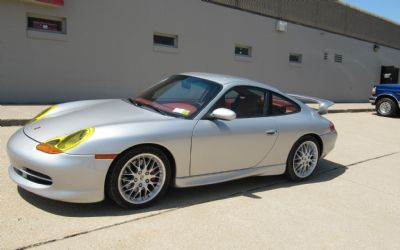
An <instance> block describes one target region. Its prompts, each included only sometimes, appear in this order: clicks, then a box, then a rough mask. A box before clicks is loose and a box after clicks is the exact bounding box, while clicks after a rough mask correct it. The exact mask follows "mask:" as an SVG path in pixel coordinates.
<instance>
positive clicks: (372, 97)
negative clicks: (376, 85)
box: [369, 96, 376, 105]
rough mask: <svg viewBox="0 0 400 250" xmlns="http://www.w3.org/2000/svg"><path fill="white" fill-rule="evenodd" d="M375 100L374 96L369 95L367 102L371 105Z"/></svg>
mask: <svg viewBox="0 0 400 250" xmlns="http://www.w3.org/2000/svg"><path fill="white" fill-rule="evenodd" d="M375 102H376V96H370V97H369V103H371V104H372V105H375Z"/></svg>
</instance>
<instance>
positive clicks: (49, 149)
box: [36, 143, 63, 155]
mask: <svg viewBox="0 0 400 250" xmlns="http://www.w3.org/2000/svg"><path fill="white" fill-rule="evenodd" d="M36 149H37V150H39V151H42V152H45V153H47V154H53V155H54V154H61V153H62V152H63V151H61V150H60V149H58V148H56V147H54V146H53V145H51V144H48V143H40V144H39V145H37V146H36Z"/></svg>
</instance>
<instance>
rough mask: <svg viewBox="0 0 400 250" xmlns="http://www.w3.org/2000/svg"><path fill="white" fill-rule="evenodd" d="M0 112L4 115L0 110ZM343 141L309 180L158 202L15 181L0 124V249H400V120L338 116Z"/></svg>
mask: <svg viewBox="0 0 400 250" xmlns="http://www.w3.org/2000/svg"><path fill="white" fill-rule="evenodd" d="M0 117H1V116H0ZM326 117H327V118H328V119H330V120H332V121H333V122H334V123H335V125H336V129H337V130H338V133H339V137H338V141H337V145H336V148H335V149H334V151H332V152H331V154H329V155H328V157H327V158H326V159H324V160H322V161H321V162H320V166H319V168H318V169H317V172H316V173H315V175H314V176H312V178H311V179H309V180H308V181H306V182H301V183H293V182H291V181H288V180H287V179H286V178H284V177H282V176H274V177H252V178H247V179H243V180H238V181H232V182H228V183H224V184H217V185H211V186H206V187H196V188H189V189H170V190H169V191H168V192H167V194H166V196H165V197H164V198H162V199H161V200H160V202H158V203H157V204H156V205H155V206H153V207H151V208H148V209H144V210H124V209H121V208H119V207H117V206H116V205H114V204H113V203H112V202H111V201H109V200H106V201H103V202H100V203H95V204H71V203H63V202H58V201H53V200H48V199H45V198H41V197H39V196H36V195H34V194H31V193H29V192H26V191H24V190H22V189H19V188H17V186H16V185H15V184H14V183H13V182H12V181H11V180H10V179H9V178H8V174H7V167H8V164H9V162H8V158H7V155H6V142H7V140H8V138H9V137H10V135H11V134H12V133H13V132H15V131H16V130H17V129H18V127H0V190H1V191H0V204H1V206H0V248H1V249H15V248H44V249H89V248H95V249H125V248H130V249H132V248H135V249H160V248H161V249H210V248H212V249H399V246H400V237H399V235H400V143H399V141H400V133H399V128H400V126H399V125H400V118H384V117H379V116H377V115H376V114H374V113H373V112H362V113H335V114H328V115H326Z"/></svg>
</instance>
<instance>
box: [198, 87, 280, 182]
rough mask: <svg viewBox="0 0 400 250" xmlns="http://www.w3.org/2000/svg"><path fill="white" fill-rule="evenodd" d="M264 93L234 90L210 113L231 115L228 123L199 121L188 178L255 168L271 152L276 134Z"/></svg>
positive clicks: (209, 120)
mask: <svg viewBox="0 0 400 250" xmlns="http://www.w3.org/2000/svg"><path fill="white" fill-rule="evenodd" d="M265 100H268V98H267V91H265V90H263V89H260V88H255V87H248V86H238V87H234V88H232V89H230V90H228V91H227V92H226V94H225V95H224V96H223V97H222V98H221V99H220V100H219V101H218V102H217V104H216V105H215V106H214V107H213V108H212V109H211V110H210V112H212V111H213V110H215V109H216V108H221V107H223V108H228V109H231V110H233V111H235V113H236V115H237V118H236V119H234V120H232V121H224V120H212V119H202V120H200V121H199V122H198V123H197V124H196V126H195V128H194V131H193V136H192V151H191V168H190V174H191V175H202V174H210V173H219V172H225V171H232V170H238V169H244V168H250V167H254V166H256V165H257V164H258V163H259V162H260V161H261V160H262V159H264V158H265V157H266V155H267V154H268V152H269V151H270V150H271V149H272V147H273V145H274V143H275V141H276V139H277V137H278V130H277V126H276V123H275V120H274V119H273V117H267V116H266V114H267V110H266V109H267V108H268V105H267V103H266V102H265Z"/></svg>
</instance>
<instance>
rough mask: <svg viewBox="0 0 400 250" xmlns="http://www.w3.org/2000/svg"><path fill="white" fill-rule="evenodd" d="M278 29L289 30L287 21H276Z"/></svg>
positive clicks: (281, 30)
mask: <svg viewBox="0 0 400 250" xmlns="http://www.w3.org/2000/svg"><path fill="white" fill-rule="evenodd" d="M276 31H279V32H286V31H287V22H285V21H282V20H278V21H277V22H276Z"/></svg>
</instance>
